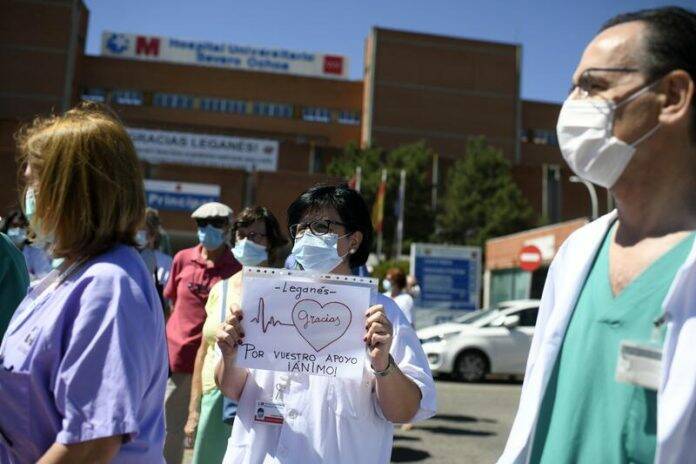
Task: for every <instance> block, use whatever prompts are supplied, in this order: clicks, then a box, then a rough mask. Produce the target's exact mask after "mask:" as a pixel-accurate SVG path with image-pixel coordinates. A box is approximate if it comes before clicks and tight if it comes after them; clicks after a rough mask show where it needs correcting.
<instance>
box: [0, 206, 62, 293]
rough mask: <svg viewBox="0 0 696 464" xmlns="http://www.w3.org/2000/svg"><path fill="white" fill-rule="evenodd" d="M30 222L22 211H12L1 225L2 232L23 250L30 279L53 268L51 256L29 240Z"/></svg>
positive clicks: (0, 230) (42, 274)
mask: <svg viewBox="0 0 696 464" xmlns="http://www.w3.org/2000/svg"><path fill="white" fill-rule="evenodd" d="M28 229H29V222H28V221H27V218H26V217H25V216H24V214H23V213H22V211H20V210H13V211H10V214H8V215H7V216H6V217H5V219H4V220H3V221H2V226H0V232H3V233H4V234H7V236H8V237H9V239H10V240H12V243H13V244H14V245H15V246H16V247H17V248H18V249H19V250H20V251H21V252H22V255H24V260H25V261H26V265H27V271H28V272H29V279H30V280H37V279H40V278H42V277H44V276H45V275H46V274H48V273H49V272H51V271H52V270H53V267H52V265H51V258H50V257H49V255H48V253H46V251H44V249H43V248H42V247H38V246H34V245H32V244H31V242H30V241H29V233H28V232H27V230H28Z"/></svg>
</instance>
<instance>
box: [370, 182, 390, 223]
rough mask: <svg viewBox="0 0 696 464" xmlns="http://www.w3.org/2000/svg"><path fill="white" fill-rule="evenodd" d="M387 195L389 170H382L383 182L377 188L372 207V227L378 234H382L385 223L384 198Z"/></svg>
mask: <svg viewBox="0 0 696 464" xmlns="http://www.w3.org/2000/svg"><path fill="white" fill-rule="evenodd" d="M386 194H387V170H386V169H384V170H382V181H381V182H380V183H379V187H377V195H376V196H375V204H374V206H373V207H372V227H374V229H375V232H377V233H378V234H381V233H382V223H383V222H384V197H385V196H386Z"/></svg>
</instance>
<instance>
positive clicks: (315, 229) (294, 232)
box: [290, 219, 347, 240]
mask: <svg viewBox="0 0 696 464" xmlns="http://www.w3.org/2000/svg"><path fill="white" fill-rule="evenodd" d="M332 224H335V225H337V226H343V227H347V226H346V225H345V224H344V223H342V222H338V221H332V220H331V219H317V220H316V221H312V222H299V223H297V224H293V225H291V226H290V238H292V239H293V240H295V237H297V236H301V235H302V234H304V232H305V231H306V230H307V229H308V228H309V230H311V231H312V233H313V234H314V235H325V234H328V233H330V232H331V225H332Z"/></svg>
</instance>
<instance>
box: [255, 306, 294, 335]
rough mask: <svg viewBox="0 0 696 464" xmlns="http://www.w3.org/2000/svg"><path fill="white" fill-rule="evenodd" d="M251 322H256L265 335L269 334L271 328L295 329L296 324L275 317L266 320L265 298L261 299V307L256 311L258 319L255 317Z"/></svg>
mask: <svg viewBox="0 0 696 464" xmlns="http://www.w3.org/2000/svg"><path fill="white" fill-rule="evenodd" d="M250 322H256V323H257V324H260V325H261V331H262V332H263V333H264V334H265V333H266V332H268V328H269V327H276V326H279V325H285V326H288V327H294V326H295V324H293V323H287V322H283V321H279V320H277V319H276V318H275V317H274V316H271V317H270V318H269V319H268V320H266V302H265V301H264V300H263V298H259V307H258V308H257V309H256V317H253V318H252V319H251V321H250Z"/></svg>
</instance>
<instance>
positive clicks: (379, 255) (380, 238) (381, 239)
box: [377, 169, 387, 259]
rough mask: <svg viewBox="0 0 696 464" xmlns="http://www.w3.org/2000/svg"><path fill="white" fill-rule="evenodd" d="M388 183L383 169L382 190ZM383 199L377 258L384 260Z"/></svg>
mask: <svg viewBox="0 0 696 464" xmlns="http://www.w3.org/2000/svg"><path fill="white" fill-rule="evenodd" d="M386 183H387V170H386V169H382V182H381V184H380V188H382V187H381V186H382V185H386ZM385 190H386V189H385ZM378 195H379V193H378ZM384 195H385V196H386V191H385V193H384ZM382 198H383V199H382V202H381V204H380V209H381V211H379V212H378V215H379V217H380V222H379V230H378V231H377V257H378V258H379V259H382V247H383V245H384V238H383V236H384V232H383V230H384V227H383V226H384V197H382Z"/></svg>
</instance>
